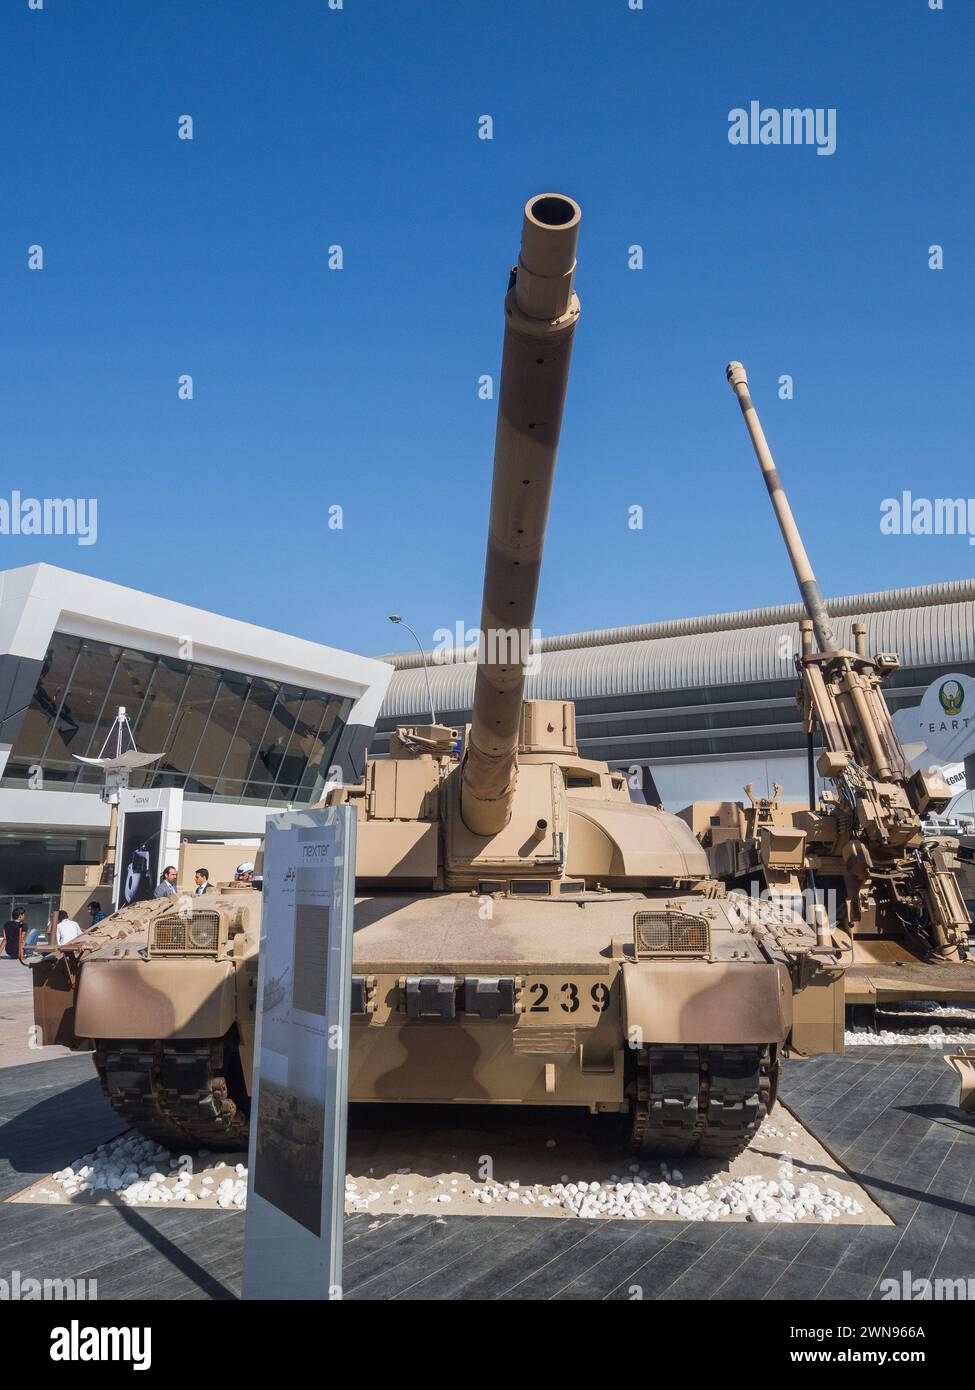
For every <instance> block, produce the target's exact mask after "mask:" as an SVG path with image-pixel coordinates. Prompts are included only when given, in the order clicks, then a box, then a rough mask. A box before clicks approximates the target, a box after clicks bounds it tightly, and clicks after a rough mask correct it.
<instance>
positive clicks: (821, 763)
mask: <svg viewBox="0 0 975 1390" xmlns="http://www.w3.org/2000/svg"><path fill="white" fill-rule="evenodd" d="M727 375H728V381H729V383H730V385H731V388H732V390H733V391H734V393H735V395H736V397H737V398H738V402H739V404H740V406H741V410H742V414H743V416H744V419H745V425H746V427H747V429H748V433H749V436H750V438H751V442H752V446H753V448H754V450H755V455H756V457H757V459H758V462H759V466H760V468H761V470H762V476H763V478H764V480H765V484H766V487H767V489H768V493H769V497H770V499H771V502H772V507H773V510H774V512H775V515H776V519H777V520H778V523H779V528H780V530H781V532H782V537H783V540H784V541H785V545H786V549H787V551H788V555H789V560H790V562H791V564H792V568H793V571H794V573H795V577H796V581H797V583H798V586H799V592H800V594H801V596H802V601H803V605H804V607H805V609H806V612H807V614H808V617H807V618H806V619H805V620H803V622H802V623H801V624H800V650H799V652H798V653H797V654H796V669H797V671H798V674H799V679H800V688H799V692H798V701H799V704H800V706H801V708H802V711H803V720H804V729H805V732H806V735H807V740H808V747H809V784H810V786H809V805H808V807H804V806H797V805H784V804H780V802H779V795H778V794H779V792H780V791H781V788H779V787H776V794H775V795H774V796H771V797H764V798H756V797H752V796H751V788H750V787H747V788H746V792H748V794H749V796H750V798H751V805H750V806H748V807H746V806H744V805H742V804H733V803H729V802H725V803H697V805H695V806H694V807H689V808H688V810H687V811H686V812H684V813H682V814H683V815H684V816H685V818H686V819H687V820H688V821H689V822H690V823H691V824H692V826H693V827H694V828H695V830H696V831H697V832H698V835H699V838H700V839H701V840H702V842H703V843H704V844H705V845H706V846H707V847H708V850H709V854H710V859H711V867H712V871H713V872H714V873H715V874H716V875H718V876H719V877H721V878H722V879H723V880H724V881H725V882H727V883H729V884H731V885H745V884H748V883H752V882H755V881H758V882H759V883H760V884H761V887H762V889H763V891H768V892H770V893H771V895H772V896H773V897H775V898H778V899H779V900H780V901H788V900H789V899H790V898H792V897H794V896H797V895H798V896H801V895H803V894H808V893H809V892H810V890H812V891H815V892H816V893H818V894H820V896H823V895H829V897H830V898H831V900H832V901H831V903H830V906H831V908H832V911H831V916H832V917H833V919H834V920H835V922H836V924H837V925H838V926H839V927H840V928H841V929H842V930H843V931H845V932H848V933H849V936H850V945H851V947H852V950H851V956H852V959H853V961H854V965H853V967H852V968H851V969H850V970H849V971H848V972H847V975H846V997H847V1002H848V1003H850V1004H873V1003H875V1002H877V1001H881V1002H882V1001H884V1000H892V999H898V998H914V997H925V996H926V997H928V998H935V999H937V998H942V997H962V998H966V999H967V998H975V969H973V967H972V966H971V964H970V962H969V961H968V959H967V958H968V954H969V950H968V938H969V929H970V925H971V923H970V919H969V915H968V911H967V908H966V905H965V901H964V897H963V894H962V892H961V889H960V887H959V882H958V878H957V876H956V874H955V873H954V872H953V868H952V858H951V856H950V854H949V853H948V851H947V850H946V848H945V847H944V846H942V845H939V844H937V843H935V842H933V841H932V840H931V839H930V837H928V838H926V837H925V833H924V825H923V820H922V818H923V817H924V816H925V815H926V814H927V813H928V812H934V813H937V812H940V811H943V810H944V809H945V808H946V807H947V805H948V803H949V802H950V800H951V797H952V793H951V789H950V788H949V786H948V784H947V782H946V781H945V778H944V776H943V774H942V773H941V772H940V771H939V770H938V769H936V768H922V769H921V770H919V771H917V772H914V771H913V770H912V768H911V765H910V763H909V761H908V759H907V756H906V754H905V752H904V748H903V746H902V744H901V742H900V739H899V738H898V736H897V732H896V730H895V728H894V725H893V721H892V720H891V717H890V711H889V709H888V707H887V703H886V700H885V699H884V695H883V690H882V683H883V681H884V680H885V679H886V678H887V677H888V676H889V675H890V674H891V673H892V672H893V671H896V670H897V668H898V665H899V661H898V658H897V656H896V655H895V654H893V653H891V652H880V653H878V654H877V655H875V656H872V657H871V656H868V655H867V649H866V627H865V625H864V624H863V623H854V624H853V627H852V634H853V649H852V650H848V649H847V648H845V647H843V646H842V645H841V643H840V641H839V640H838V638H837V635H836V632H835V630H834V627H833V623H832V620H831V619H830V615H829V612H828V611H827V608H826V605H825V603H824V601H823V596H822V593H821V591H820V588H819V584H818V582H817V580H816V576H815V574H814V573H813V569H812V566H811V565H810V562H809V557H808V555H807V553H806V549H805V546H804V545H803V542H802V537H801V536H800V534H799V530H798V527H797V525H796V521H795V517H794V516H793V513H792V509H791V507H790V505H789V500H788V498H787V496H786V493H785V489H784V488H783V486H782V481H781V479H780V477H779V474H778V471H777V470H776V467H775V463H774V461H773V459H772V454H771V451H770V450H769V446H768V442H767V440H766V438H765V434H764V431H763V430H762V426H761V423H760V421H759V418H758V413H757V411H756V409H755V406H754V403H753V401H752V399H751V395H750V393H749V389H748V378H747V376H746V374H745V369H744V367H743V366H742V365H741V363H740V362H732V363H730V365H729V366H728V369H727ZM814 639H815V640H814ZM817 730H819V731H821V736H822V740H823V742H824V744H825V749H824V751H823V752H822V753H821V754H820V755H819V757H818V760H815V761H814V755H813V736H814V734H815V732H816V731H817ZM814 769H816V770H818V772H819V774H820V776H821V777H822V778H823V779H824V780H826V781H827V782H830V783H832V787H833V790H832V791H826V792H824V793H823V795H822V796H819V797H817V795H816V784H815V775H814ZM948 965H951V966H952V967H954V968H953V969H946V968H945V967H946V966H948ZM895 966H896V969H895V968H893V967H895ZM961 966H963V967H964V968H959V967H961Z"/></svg>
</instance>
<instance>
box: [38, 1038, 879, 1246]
mask: <svg viewBox="0 0 975 1390" xmlns="http://www.w3.org/2000/svg"><path fill="white" fill-rule="evenodd" d="M870 1037H871V1038H874V1037H876V1034H870ZM759 1137H760V1138H762V1139H765V1140H786V1141H787V1142H788V1141H789V1140H793V1139H796V1138H798V1137H799V1131H798V1130H797V1129H792V1130H790V1131H788V1133H787V1132H786V1131H785V1130H782V1129H778V1128H776V1127H775V1126H774V1125H772V1124H770V1123H769V1122H768V1121H766V1123H765V1124H764V1125H763V1126H762V1128H761V1130H760V1131H759ZM208 1157H209V1155H208V1153H207V1152H206V1151H202V1152H201V1153H199V1154H197V1155H189V1154H183V1155H173V1154H171V1153H170V1152H169V1151H168V1150H167V1149H165V1148H162V1147H161V1146H160V1145H159V1144H156V1143H154V1142H153V1141H152V1140H150V1139H145V1138H143V1136H142V1135H140V1134H138V1133H136V1132H134V1131H133V1132H131V1133H129V1134H124V1135H121V1136H120V1137H119V1138H117V1139H113V1140H111V1141H109V1142H108V1143H105V1144H99V1145H98V1147H97V1148H95V1149H93V1150H92V1152H91V1153H87V1154H84V1155H83V1156H82V1157H81V1158H79V1159H76V1160H75V1162H74V1163H71V1164H69V1165H68V1166H67V1167H66V1168H62V1169H61V1170H60V1172H57V1173H54V1174H53V1182H54V1183H55V1184H56V1186H55V1187H54V1188H51V1187H42V1188H39V1189H38V1190H37V1195H38V1196H40V1197H43V1198H46V1199H47V1200H48V1201H49V1202H62V1201H70V1200H72V1199H73V1198H76V1197H89V1196H90V1197H97V1196H98V1194H99V1193H105V1194H112V1195H115V1196H117V1197H118V1198H119V1199H120V1200H121V1201H122V1202H124V1203H125V1204H126V1205H128V1206H134V1205H143V1204H146V1203H173V1202H182V1203H200V1204H202V1205H204V1206H206V1205H209V1206H218V1207H222V1208H224V1209H231V1208H232V1209H236V1210H242V1209H243V1208H245V1207H246V1205H247V1169H246V1167H245V1166H244V1164H243V1163H238V1164H236V1165H235V1166H234V1167H233V1168H231V1167H229V1166H228V1164H227V1163H225V1162H223V1161H217V1162H215V1163H213V1164H212V1167H208V1168H206V1169H204V1170H203V1171H202V1173H201V1171H200V1169H199V1164H200V1163H201V1161H202V1162H203V1163H205V1162H206V1160H207V1158H208ZM222 1170H226V1176H222V1175H221V1174H222ZM409 1173H410V1169H409V1168H403V1169H400V1170H399V1171H398V1174H397V1178H402V1177H405V1176H406V1175H408V1174H409ZM805 1175H806V1169H805V1168H802V1167H798V1166H797V1165H796V1164H795V1163H794V1161H793V1159H792V1156H791V1154H790V1153H789V1152H788V1151H787V1148H786V1149H785V1151H784V1152H783V1154H782V1158H781V1162H780V1166H779V1177H778V1181H774V1180H771V1179H769V1178H765V1177H760V1176H758V1175H756V1174H750V1175H745V1176H742V1177H735V1178H732V1179H730V1180H729V1181H725V1180H723V1179H722V1178H718V1177H713V1178H710V1179H709V1180H708V1181H707V1182H702V1183H697V1184H693V1185H689V1186H684V1185H683V1183H684V1175H683V1173H682V1172H681V1171H680V1169H679V1168H671V1167H670V1166H668V1164H667V1163H665V1162H661V1163H660V1164H659V1171H658V1172H655V1173H654V1174H651V1171H650V1169H649V1168H647V1167H646V1166H642V1165H641V1164H639V1163H631V1164H629V1166H628V1169H627V1175H625V1176H623V1175H621V1174H618V1173H614V1174H612V1175H611V1176H610V1179H609V1181H606V1182H598V1181H587V1180H585V1179H579V1180H576V1181H570V1179H569V1177H568V1175H567V1174H565V1175H563V1177H562V1180H561V1181H560V1182H557V1183H553V1184H551V1185H545V1184H542V1183H532V1184H530V1185H529V1184H524V1185H523V1184H521V1183H519V1182H516V1181H511V1182H506V1183H500V1182H490V1181H488V1182H481V1183H469V1182H468V1181H467V1180H463V1179H460V1178H451V1179H450V1180H449V1182H448V1181H447V1180H446V1179H445V1178H442V1177H441V1178H437V1179H436V1180H435V1184H434V1186H435V1187H437V1188H442V1189H443V1190H442V1191H436V1192H434V1193H433V1195H431V1196H425V1197H424V1196H422V1195H421V1196H420V1197H419V1198H418V1197H417V1193H416V1192H415V1191H414V1189H412V1188H411V1187H409V1185H408V1183H405V1182H401V1181H395V1180H394V1181H393V1182H389V1183H387V1182H386V1181H385V1180H383V1184H382V1186H379V1185H377V1184H376V1180H371V1181H370V1182H369V1184H368V1190H367V1191H362V1190H361V1189H360V1186H359V1183H360V1181H361V1180H360V1179H356V1178H347V1179H346V1189H345V1197H346V1206H347V1209H348V1210H349V1211H350V1212H353V1213H354V1212H362V1211H369V1210H370V1209H371V1208H372V1206H373V1205H374V1203H376V1202H378V1201H380V1199H382V1198H384V1197H385V1198H390V1197H391V1198H393V1201H394V1204H395V1205H397V1206H400V1205H401V1206H402V1208H403V1210H404V1211H413V1212H416V1211H417V1210H419V1209H421V1208H420V1207H419V1206H418V1205H417V1203H418V1202H424V1203H427V1204H435V1205H437V1206H438V1207H441V1206H443V1207H446V1206H448V1205H449V1204H450V1203H451V1202H452V1201H453V1200H454V1199H455V1198H459V1197H472V1198H473V1199H474V1200H475V1201H477V1202H478V1203H480V1204H482V1205H483V1206H486V1207H490V1206H492V1205H497V1206H499V1207H501V1206H504V1207H506V1208H508V1209H510V1208H513V1207H514V1206H515V1205H516V1204H517V1205H518V1206H519V1207H528V1208H531V1207H541V1208H558V1209H560V1211H561V1212H562V1213H565V1214H567V1215H572V1216H577V1217H580V1218H582V1219H591V1218H600V1217H601V1218H607V1219H623V1220H628V1221H631V1220H640V1219H641V1218H643V1219H647V1218H650V1217H653V1216H675V1217H678V1218H679V1219H681V1220H684V1221H719V1220H721V1219H722V1218H723V1217H726V1218H730V1219H732V1220H734V1219H741V1218H744V1219H745V1220H747V1221H757V1222H766V1221H783V1222H795V1221H819V1222H829V1221H832V1220H834V1219H835V1218H836V1217H841V1216H858V1215H860V1214H861V1213H862V1211H863V1208H862V1206H861V1205H860V1203H859V1202H858V1201H857V1200H856V1199H855V1198H854V1197H851V1196H848V1195H844V1194H843V1193H841V1192H840V1191H838V1190H837V1189H836V1188H833V1187H827V1188H825V1189H823V1188H821V1187H820V1186H819V1184H818V1183H815V1182H810V1181H802V1178H803V1177H804V1176H805Z"/></svg>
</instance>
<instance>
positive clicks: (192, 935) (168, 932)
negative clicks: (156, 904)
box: [151, 912, 220, 955]
mask: <svg viewBox="0 0 975 1390" xmlns="http://www.w3.org/2000/svg"><path fill="white" fill-rule="evenodd" d="M219 943H220V914H219V912H193V913H189V914H187V915H186V916H181V915H180V914H179V913H175V912H170V913H167V914H166V915H165V916H164V917H157V919H156V921H155V922H153V924H152V944H151V949H152V950H153V951H156V952H159V953H160V954H164V953H165V952H171V953H173V954H177V953H178V954H180V955H185V954H187V953H188V952H191V951H192V952H197V951H199V952H203V951H209V952H210V953H211V954H214V953H215V952H216V949H217V946H218V945H219Z"/></svg>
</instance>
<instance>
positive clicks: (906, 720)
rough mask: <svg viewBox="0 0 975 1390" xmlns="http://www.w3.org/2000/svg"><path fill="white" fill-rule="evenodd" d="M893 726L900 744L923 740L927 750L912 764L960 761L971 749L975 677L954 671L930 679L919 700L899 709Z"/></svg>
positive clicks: (974, 735) (974, 748) (974, 741)
mask: <svg viewBox="0 0 975 1390" xmlns="http://www.w3.org/2000/svg"><path fill="white" fill-rule="evenodd" d="M894 722H895V725H896V727H897V730H898V733H899V734H900V736H901V739H902V741H903V742H904V743H915V742H923V743H925V744H926V745H927V750H928V751H927V753H926V754H925V755H923V756H922V757H921V758H920V759H918V758H915V760H914V762H915V766H924V767H928V766H939V767H944V766H945V765H947V764H952V763H963V762H964V760H965V758H966V757H967V756H968V755H969V753H973V752H975V680H973V679H972V677H971V676H963V675H961V674H960V673H958V672H953V673H951V674H949V675H945V676H940V677H939V678H938V679H937V680H936V681H932V682H931V684H930V685H929V686H928V688H927V690H926V691H925V692H924V694H923V695H922V696H921V703H920V704H919V705H915V706H914V707H913V708H911V709H903V710H899V711H898V712H897V715H896V716H895V720H894Z"/></svg>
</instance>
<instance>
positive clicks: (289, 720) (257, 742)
mask: <svg viewBox="0 0 975 1390" xmlns="http://www.w3.org/2000/svg"><path fill="white" fill-rule="evenodd" d="M119 705H124V706H125V709H126V713H127V714H128V717H129V721H130V723H131V725H132V730H133V732H134V734H135V740H136V744H137V746H138V748H139V750H140V752H145V753H161V754H162V757H161V758H160V759H159V761H158V762H156V763H154V764H152V766H150V767H147V768H145V769H141V770H138V771H135V772H133V774H132V777H131V783H130V785H131V786H133V787H182V789H183V792H184V795H185V796H187V797H188V798H190V799H191V800H196V801H225V802H245V803H264V804H269V803H273V804H284V803H288V802H291V803H299V804H307V803H310V802H312V801H315V800H316V799H317V798H318V795H319V794H320V792H321V789H322V787H323V785H324V783H325V780H326V777H327V774H328V769H329V767H330V765H331V760H332V756H333V754H334V752H335V747H336V744H337V743H338V739H339V735H340V734H341V732H342V729H343V727H344V725H345V722H346V720H347V718H348V715H349V710H350V708H351V706H352V701H351V700H350V699H348V698H341V697H339V696H336V695H329V694H327V693H323V692H322V691H320V690H306V689H303V688H301V687H298V686H293V685H285V684H284V683H282V682H280V681H272V680H266V679H265V678H264V677H262V676H247V675H243V674H241V673H240V672H236V671H222V670H218V669H216V668H214V667H210V666H204V665H201V664H200V663H199V662H194V661H181V660H178V659H176V658H174V657H168V656H154V655H151V654H149V653H147V652H140V651H134V650H133V649H132V648H129V647H120V646H112V645H110V644H108V643H105V642H95V641H92V640H90V639H89V638H81V637H66V636H64V635H62V634H61V633H55V634H54V636H53V638H52V639H51V645H50V646H49V648H48V650H47V655H46V656H45V658H44V664H43V667H42V670H41V675H40V678H39V679H38V682H37V687H36V689H35V691H34V696H33V699H32V700H31V703H30V707H29V709H28V710H27V712H26V714H25V716H24V720H23V723H22V725H21V728H20V732H19V733H18V735H17V737H16V739H15V741H14V745H13V749H12V751H11V753H10V757H9V759H8V761H7V767H6V770H5V772H4V775H3V779H2V782H0V785H2V786H5V787H24V786H26V785H27V782H28V778H29V777H30V776H31V769H32V768H37V767H39V768H40V769H41V770H42V774H43V779H44V785H45V786H48V787H50V788H51V789H52V790H58V791H70V790H75V789H76V790H80V791H93V790H95V789H96V788H97V787H99V786H100V785H101V782H102V772H101V769H100V768H97V767H85V766H84V765H83V764H81V763H78V762H76V761H75V758H74V756H73V755H74V754H79V755H80V756H82V757H89V758H94V757H98V755H99V754H100V752H101V748H102V744H103V743H104V741H105V737H106V735H107V734H108V731H109V729H110V728H111V726H112V723H113V721H114V719H115V716H116V713H117V711H118V707H119Z"/></svg>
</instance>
